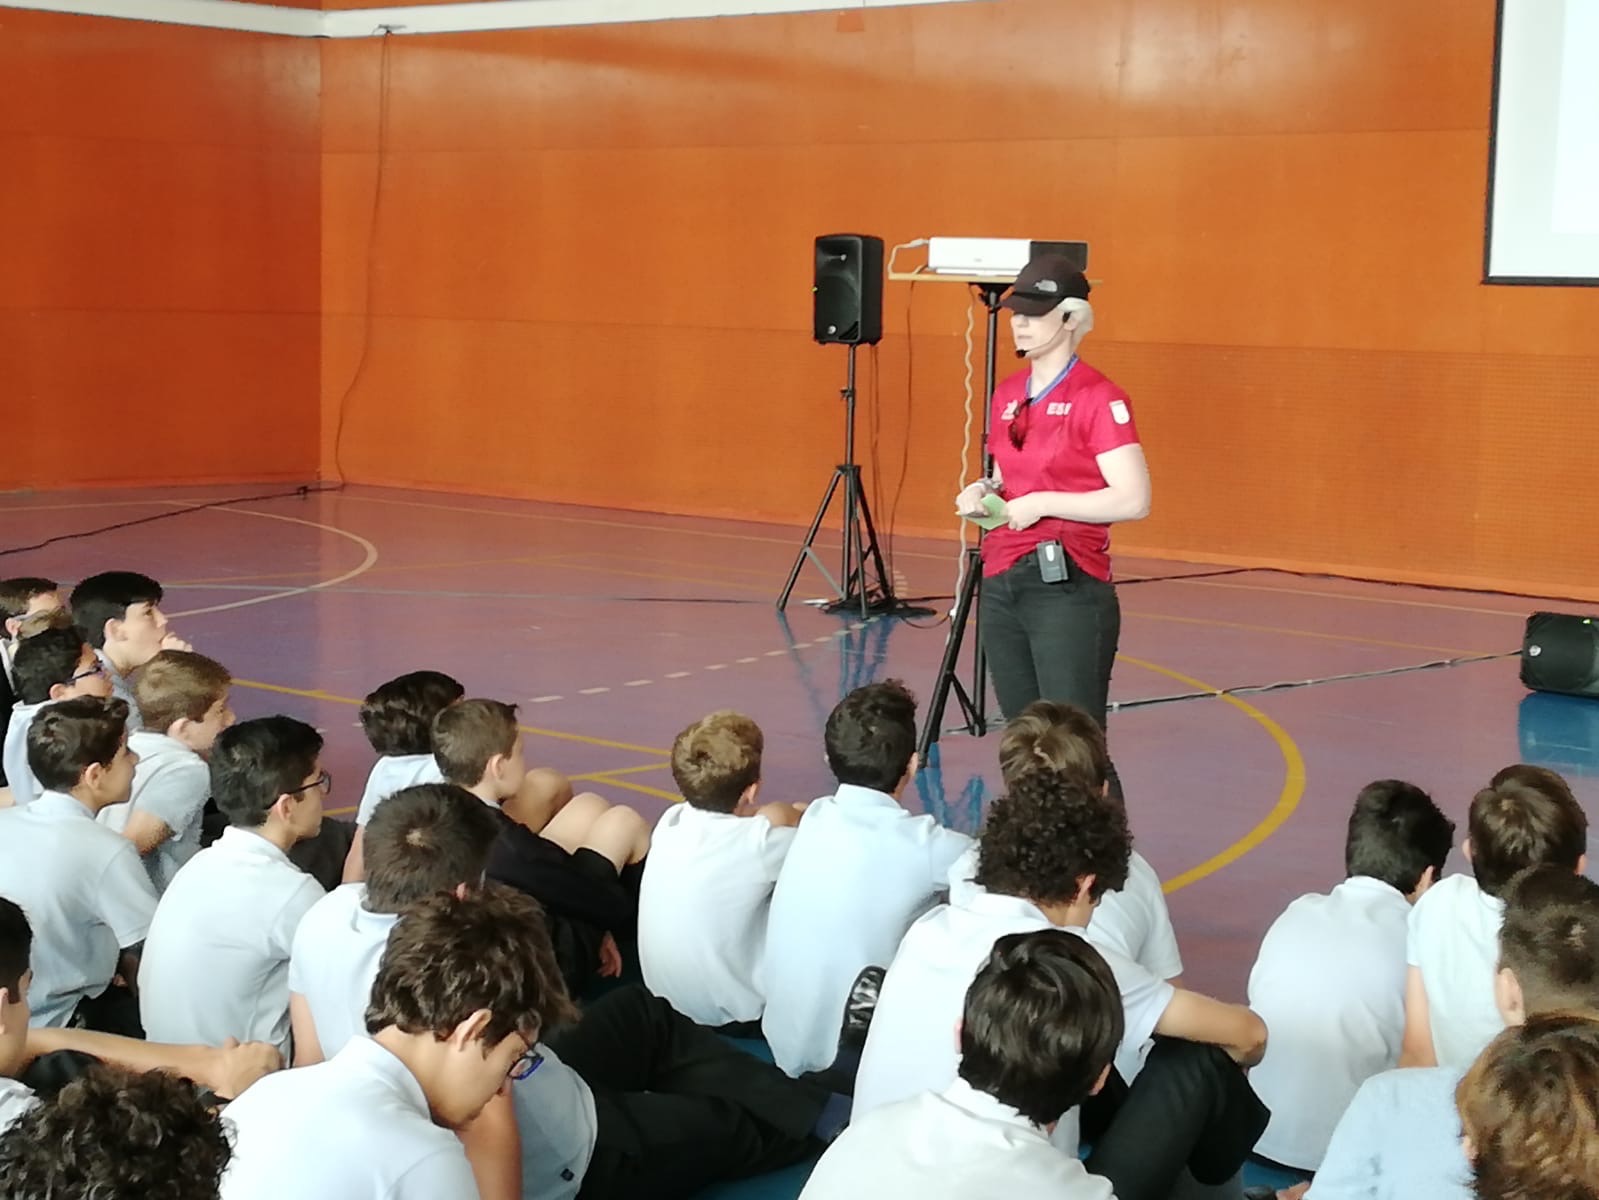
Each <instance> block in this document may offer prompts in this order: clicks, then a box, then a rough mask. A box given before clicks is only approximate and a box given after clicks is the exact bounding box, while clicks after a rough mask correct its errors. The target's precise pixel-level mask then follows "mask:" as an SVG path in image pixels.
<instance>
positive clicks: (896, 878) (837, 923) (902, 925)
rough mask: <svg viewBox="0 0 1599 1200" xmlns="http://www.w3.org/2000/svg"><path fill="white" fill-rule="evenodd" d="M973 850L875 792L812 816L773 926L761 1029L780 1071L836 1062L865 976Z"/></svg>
mask: <svg viewBox="0 0 1599 1200" xmlns="http://www.w3.org/2000/svg"><path fill="white" fill-rule="evenodd" d="M969 845H970V839H969V838H967V837H965V836H964V835H963V834H959V833H955V832H953V831H952V830H948V829H944V828H941V827H940V826H939V825H938V823H937V822H936V821H934V820H933V818H932V817H929V816H912V815H911V814H910V813H908V812H906V811H905V810H904V809H902V808H901V807H900V806H899V803H898V802H897V801H896V800H895V799H894V797H893V796H891V795H888V794H887V793H884V792H879V791H875V790H873V789H868V788H862V787H855V786H852V785H849V784H841V785H840V786H839V789H838V791H837V792H836V793H835V794H834V795H832V796H826V797H823V798H822V799H820V800H817V801H815V802H814V803H813V804H812V805H811V806H810V808H809V809H807V810H806V813H805V816H804V818H803V819H802V820H801V821H800V824H799V831H798V832H797V833H796V834H795V837H794V844H793V845H792V846H791V847H790V848H789V852H788V857H787V859H786V860H785V861H784V863H783V869H782V872H781V874H780V875H779V876H778V880H777V888H776V890H775V891H774V892H773V894H772V912H771V917H770V920H769V923H768V926H767V951H766V972H765V977H766V996H767V1000H766V1012H765V1015H764V1017H763V1018H762V1021H761V1028H762V1030H763V1031H764V1032H765V1034H766V1039H767V1041H768V1042H769V1043H770V1044H771V1047H772V1056H773V1059H774V1060H775V1061H776V1062H777V1065H778V1066H780V1067H782V1068H783V1069H784V1070H785V1071H787V1072H788V1073H789V1074H790V1075H798V1074H801V1073H803V1072H805V1071H815V1070H820V1069H822V1068H824V1067H827V1066H830V1065H831V1064H832V1062H833V1059H834V1057H835V1056H836V1053H837V1050H838V1040H839V1034H840V1030H841V1028H842V1024H843V1019H844V1005H845V1001H846V1000H847V998H848V995H849V990H850V987H851V985H852V984H853V983H854V981H855V978H856V976H857V975H859V973H860V972H861V971H862V970H863V969H864V968H866V967H870V966H887V965H888V963H889V962H890V961H891V960H892V958H893V956H894V951H895V949H896V948H897V947H898V946H899V941H900V938H902V937H903V936H904V934H905V931H906V930H907V929H908V928H910V925H911V923H912V922H913V921H915V920H916V918H917V917H918V916H920V915H921V914H922V913H924V912H926V911H927V910H928V909H929V908H930V907H932V905H933V904H934V903H935V902H936V901H937V899H938V897H939V893H940V892H941V891H942V890H943V888H944V886H945V884H946V883H947V881H948V875H949V868H950V865H951V864H952V863H954V861H955V860H956V859H957V858H958V857H960V855H961V854H962V853H963V852H964V851H965V850H966V848H967V846H969Z"/></svg>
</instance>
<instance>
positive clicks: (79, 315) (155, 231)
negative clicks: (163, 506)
mask: <svg viewBox="0 0 1599 1200" xmlns="http://www.w3.org/2000/svg"><path fill="white" fill-rule="evenodd" d="M319 74H320V61H319V53H318V49H317V46H316V45H315V43H313V42H309V41H300V40H296V39H289V38H272V37H265V36H260V35H254V34H244V33H230V32H223V31H217V30H208V29H186V28H181V27H177V26H167V25H155V24H147V23H144V22H136V21H113V20H103V19H98V18H92V17H74V16H64V15H59V14H50V13H41V12H26V11H20V10H16V9H0V230H3V231H4V249H3V250H0V409H3V410H4V430H5V432H4V434H3V435H0V445H3V447H4V449H3V451H0V489H4V488H17V487H37V488H43V487H63V486H72V485H77V484H108V483H118V482H151V481H154V480H160V481H163V482H174V481H176V482H186V481H198V480H208V479H229V480H237V479H269V478H295V479H303V478H308V477H311V476H314V474H315V472H316V470H317V444H316V437H317V434H316V429H317V424H316V422H317V405H318V395H317V388H318V384H317V380H318V375H317V370H318V351H319V346H318V341H319V337H320V328H319V322H318V317H317V306H318V303H319V295H318V269H317V260H318V255H319V240H320V239H319V237H318V223H319V213H318V206H319V176H320V173H321V159H320V153H319V150H320V147H319V144H318V108H317V88H318V78H319Z"/></svg>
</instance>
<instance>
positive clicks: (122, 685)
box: [71, 571, 194, 733]
mask: <svg viewBox="0 0 1599 1200" xmlns="http://www.w3.org/2000/svg"><path fill="white" fill-rule="evenodd" d="M161 596H162V591H161V585H160V584H159V583H157V582H156V581H155V580H153V579H151V578H150V577H149V576H148V575H140V574H139V573H138V572H137V571H105V572H103V573H102V574H99V575H91V576H89V578H87V579H85V580H83V581H82V582H81V583H79V584H78V586H77V587H75V588H73V589H72V599H71V603H72V619H73V620H74V621H75V622H76V623H77V624H78V626H79V627H80V628H81V629H82V630H83V635H84V637H85V638H87V639H88V641H89V644H90V645H91V646H93V647H94V648H95V650H97V651H98V652H99V655H100V662H101V663H102V664H103V665H104V666H105V668H106V671H107V673H108V674H109V676H110V679H111V694H112V695H113V696H115V697H116V698H117V699H119V700H123V701H125V702H126V703H127V705H128V708H129V713H128V732H129V733H135V732H137V731H138V730H140V729H143V728H144V726H143V725H142V724H141V723H140V717H139V711H138V708H137V707H135V700H134V696H133V673H134V672H135V671H137V670H138V669H139V668H140V667H142V666H144V664H145V663H147V662H149V661H150V660H151V659H152V658H154V657H155V656H156V655H157V654H159V653H160V652H161V651H162V650H193V649H194V647H193V646H191V645H189V643H188V642H186V641H184V640H183V639H182V638H180V637H178V636H177V634H175V633H173V632H172V631H171V629H170V628H169V627H168V625H167V618H166V614H165V613H163V612H162V611H161Z"/></svg>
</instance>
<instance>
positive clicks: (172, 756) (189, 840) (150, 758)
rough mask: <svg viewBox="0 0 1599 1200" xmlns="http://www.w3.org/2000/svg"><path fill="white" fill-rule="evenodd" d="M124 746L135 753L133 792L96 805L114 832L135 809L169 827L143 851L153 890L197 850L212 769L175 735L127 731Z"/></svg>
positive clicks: (102, 820)
mask: <svg viewBox="0 0 1599 1200" xmlns="http://www.w3.org/2000/svg"><path fill="white" fill-rule="evenodd" d="M128 749H130V750H132V751H133V752H134V753H135V754H137V755H138V756H139V765H138V766H136V767H134V768H133V792H132V794H131V795H130V796H129V798H128V801H127V803H126V804H113V805H112V806H111V807H110V808H103V809H101V810H100V816H99V818H98V819H99V821H100V824H102V825H104V826H106V828H108V829H114V830H116V831H117V832H118V833H121V832H123V831H124V830H125V829H127V827H128V818H129V817H131V816H132V815H133V813H134V810H136V809H137V810H138V811H140V812H146V813H149V814H150V815H151V816H152V817H155V818H156V819H157V820H158V821H160V822H161V823H162V824H164V825H165V826H166V827H167V828H168V829H170V830H171V831H172V836H171V837H169V838H168V839H167V840H166V841H164V842H162V843H161V844H160V845H159V846H157V847H156V848H155V849H154V850H152V851H150V853H149V854H147V855H145V856H144V868H145V870H147V871H149V872H150V882H151V883H153V884H155V890H156V892H157V893H160V892H164V891H166V889H167V885H168V884H170V883H171V882H172V877H173V876H174V875H176V874H177V873H178V868H179V867H181V866H183V864H184V863H186V862H188V861H189V860H190V859H191V858H193V857H194V856H195V855H196V854H198V853H200V820H201V817H202V816H203V815H204V813H205V802H206V800H207V799H208V798H209V797H210V795H211V770H210V768H209V767H207V766H206V763H205V759H203V758H201V757H200V756H199V755H198V754H196V753H195V752H194V751H193V750H191V749H189V747H187V746H185V745H184V744H183V743H182V742H180V741H178V739H177V738H174V737H168V736H167V735H166V734H164V733H149V732H144V731H141V732H139V733H134V734H130V735H129V737H128Z"/></svg>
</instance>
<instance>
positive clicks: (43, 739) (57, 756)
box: [28, 696, 128, 792]
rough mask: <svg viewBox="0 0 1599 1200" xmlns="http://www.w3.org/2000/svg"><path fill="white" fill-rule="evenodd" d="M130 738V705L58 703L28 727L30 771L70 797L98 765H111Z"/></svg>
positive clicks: (111, 700) (93, 699)
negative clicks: (89, 770)
mask: <svg viewBox="0 0 1599 1200" xmlns="http://www.w3.org/2000/svg"><path fill="white" fill-rule="evenodd" d="M127 733H128V702H127V701H126V700H118V699H117V698H116V697H115V696H112V697H108V698H106V699H101V698H100V697H99V696H78V697H77V698H75V699H72V700H57V701H56V702H55V703H54V704H47V705H46V706H45V707H44V708H42V709H40V710H39V712H38V715H37V716H35V717H34V718H33V723H32V724H30V725H29V726H28V769H29V770H31V771H32V772H33V773H34V775H35V776H36V777H37V778H38V780H39V782H40V783H41V784H43V785H44V786H45V787H46V788H48V789H49V790H51V791H52V792H70V791H71V790H72V789H73V788H75V787H77V786H78V781H79V780H81V779H82V778H83V773H84V772H85V771H87V770H88V769H89V768H90V767H91V766H92V765H94V764H95V763H98V764H100V765H101V766H102V767H109V766H110V765H111V761H112V760H113V759H114V758H116V756H117V752H118V751H119V750H121V749H122V745H123V743H124V742H126V741H127Z"/></svg>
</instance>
